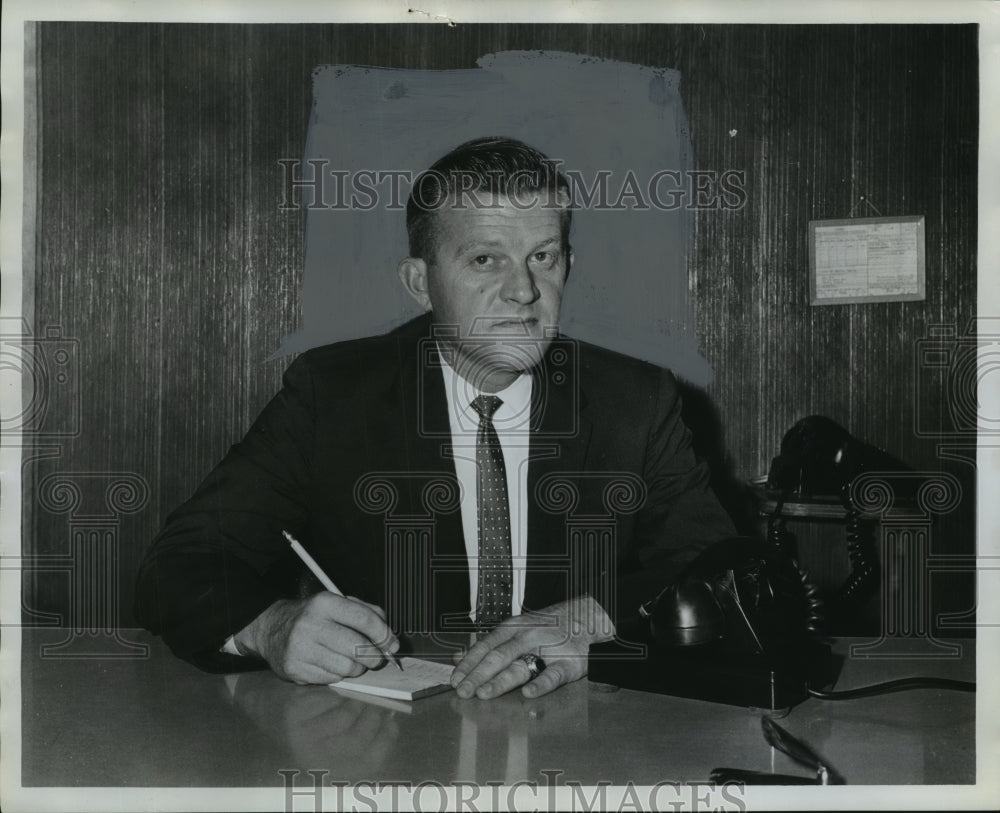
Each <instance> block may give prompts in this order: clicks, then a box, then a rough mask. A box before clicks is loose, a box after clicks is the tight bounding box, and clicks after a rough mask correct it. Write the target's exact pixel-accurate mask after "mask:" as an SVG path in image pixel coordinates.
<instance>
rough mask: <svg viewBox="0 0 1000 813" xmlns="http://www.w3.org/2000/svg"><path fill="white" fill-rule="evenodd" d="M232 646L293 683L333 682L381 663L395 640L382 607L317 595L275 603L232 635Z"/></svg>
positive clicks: (349, 599)
mask: <svg viewBox="0 0 1000 813" xmlns="http://www.w3.org/2000/svg"><path fill="white" fill-rule="evenodd" d="M235 641H236V645H237V647H238V648H240V649H242V650H249V651H250V652H252V653H253V654H256V655H259V656H260V657H262V658H263V659H264V660H266V661H267V662H268V664H269V665H270V667H271V669H272V670H273V671H274V672H275V674H277V675H278V676H279V677H281V678H284V679H285V680H291V681H294V682H295V683H336V682H337V681H338V680H341V679H342V678H345V677H357V676H358V675H360V674H361V673H362V672H364V671H366V670H368V669H375V668H376V667H378V666H380V665H382V664H383V663H384V662H385V657H384V656H383V655H382V653H381V652H380V651H379V650H381V649H387V650H388V651H390V652H396V651H397V650H398V649H399V640H398V639H397V638H396V636H395V635H393V633H392V630H391V629H389V626H388V624H386V617H385V611H384V610H382V608H381V607H376V606H375V605H373V604H368V603H367V602H364V601H361V599H357V598H350V597H345V596H338V595H336V594H334V593H329V592H323V593H317V594H316V595H315V596H311V597H310V598H306V599H299V600H294V601H293V600H281V601H276V602H275V603H274V604H272V605H271V606H270V607H268V608H267V609H266V610H264V612H262V613H261V614H260V615H259V616H257V618H255V619H254V620H253V621H251V622H250V623H249V624H248V625H247V626H246V627H244V628H243V629H242V630H240V631H239V632H238V633H237V634H236V636H235Z"/></svg>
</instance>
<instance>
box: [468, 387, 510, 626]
mask: <svg viewBox="0 0 1000 813" xmlns="http://www.w3.org/2000/svg"><path fill="white" fill-rule="evenodd" d="M502 403H503V401H501V400H500V399H499V398H497V397H496V396H495V395H480V396H478V397H477V398H476V399H475V400H473V402H472V408H473V409H474V410H476V412H478V413H479V430H478V431H477V432H476V495H477V511H476V516H477V528H478V530H479V591H478V596H479V597H478V601H477V602H476V630H477V635H478V636H479V637H482V636H483V635H485V634H486V633H488V632H489V631H490V630H491V629H493V627H495V626H496V625H497V624H499V623H500V622H501V621H504V620H505V619H507V618H509V617H510V609H511V608H510V602H511V592H512V584H513V576H512V570H513V566H512V565H511V554H510V504H509V503H508V499H507V471H506V469H505V468H504V464H503V450H502V449H501V448H500V438H499V437H498V436H497V432H496V429H494V428H493V414H494V413H495V412H496V411H497V409H499V408H500V405H501V404H502Z"/></svg>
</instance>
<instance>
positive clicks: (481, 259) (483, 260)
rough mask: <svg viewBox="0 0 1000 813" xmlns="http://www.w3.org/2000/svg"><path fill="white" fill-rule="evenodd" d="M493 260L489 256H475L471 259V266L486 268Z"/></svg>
mask: <svg viewBox="0 0 1000 813" xmlns="http://www.w3.org/2000/svg"><path fill="white" fill-rule="evenodd" d="M492 260H493V258H492V257H491V256H490V255H489V254H477V255H476V256H475V257H473V258H472V264H473V265H478V266H487V265H489V264H490V262H492Z"/></svg>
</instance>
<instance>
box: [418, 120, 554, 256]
mask: <svg viewBox="0 0 1000 813" xmlns="http://www.w3.org/2000/svg"><path fill="white" fill-rule="evenodd" d="M529 194H537V195H538V196H539V198H540V200H539V203H538V205H539V206H541V207H543V208H554V209H558V211H559V220H560V227H561V229H562V241H563V249H564V251H568V249H569V228H570V224H571V222H572V216H573V215H572V210H571V208H570V205H569V202H570V196H569V183H568V182H567V181H566V176H564V175H563V174H562V173H561V172H560V171H559V169H558V165H557V162H556V161H553V160H552V159H550V158H548V157H546V156H545V155H544V154H543V153H541V152H539V151H538V150H536V149H535V148H534V147H529V146H528V145H527V144H525V143H524V142H522V141H517V140H516V139H513V138H502V137H499V136H488V137H486V138H476V139H473V140H472V141H466V142H465V143H464V144H460V145H459V146H457V147H456V148H455V149H453V150H452V151H451V152H449V153H448V154H447V155H445V156H444V157H442V158H440V159H438V160H437V161H436V162H435V163H434V165H433V166H431V167H430V168H429V169H428V170H426V171H425V172H422V173H421V174H420V175H419V176H417V179H416V180H415V181H414V182H413V188H412V189H411V190H410V196H409V198H408V199H407V201H406V233H407V235H408V237H409V240H410V256H411V257H419V258H421V259H423V260H425V261H426V262H428V263H431V262H433V260H434V249H435V237H436V234H435V231H436V229H435V213H436V212H437V210H438V209H440V208H441V207H443V206H445V205H447V204H448V203H449V201H455V202H457V203H459V205H462V206H467V207H471V206H480V205H481V206H484V207H489V206H491V205H492V206H496V205H497V204H498V201H499V199H500V198H501V197H506V198H516V199H518V200H524V199H525V198H526V197H527V196H528V195H529Z"/></svg>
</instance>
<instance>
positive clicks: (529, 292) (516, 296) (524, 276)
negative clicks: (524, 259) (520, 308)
mask: <svg viewBox="0 0 1000 813" xmlns="http://www.w3.org/2000/svg"><path fill="white" fill-rule="evenodd" d="M538 296H539V294H538V286H536V285H535V277H534V274H532V273H531V269H530V268H528V264H527V263H524V264H523V265H513V266H511V269H510V271H509V273H508V274H507V278H506V279H505V280H504V287H503V298H504V299H505V300H507V301H508V302H516V303H517V304H519V305H530V304H531V303H532V302H534V301H535V300H536V299H538Z"/></svg>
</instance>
